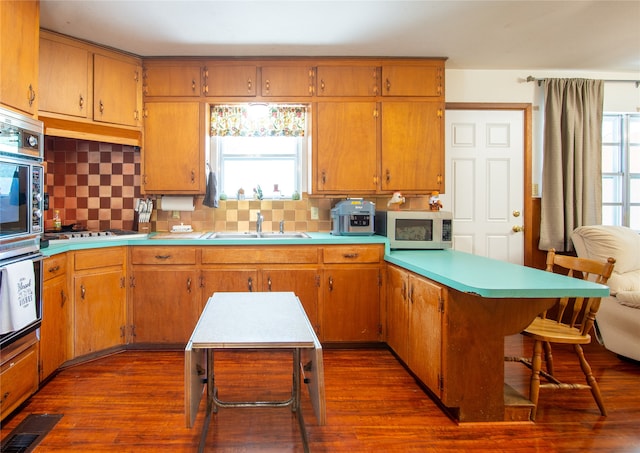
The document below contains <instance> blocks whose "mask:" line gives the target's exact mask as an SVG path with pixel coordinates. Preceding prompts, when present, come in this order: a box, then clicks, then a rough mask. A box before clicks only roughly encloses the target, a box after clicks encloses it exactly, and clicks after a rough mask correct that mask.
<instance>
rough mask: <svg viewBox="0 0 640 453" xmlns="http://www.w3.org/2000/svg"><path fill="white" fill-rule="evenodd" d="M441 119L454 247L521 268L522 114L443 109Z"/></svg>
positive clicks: (522, 217) (515, 111) (522, 240)
mask: <svg viewBox="0 0 640 453" xmlns="http://www.w3.org/2000/svg"><path fill="white" fill-rule="evenodd" d="M445 117H446V122H445V124H446V134H445V135H446V145H445V146H446V150H445V154H446V156H447V161H446V165H445V172H446V175H445V178H446V195H447V199H448V202H449V203H450V204H451V208H450V209H449V210H451V211H452V212H453V218H454V223H453V233H454V236H453V248H454V249H455V250H460V251H463V252H468V253H473V254H476V255H483V256H487V257H490V258H495V259H498V260H502V261H509V262H512V263H516V264H523V261H524V260H523V256H524V234H523V232H522V230H520V231H517V230H518V229H519V228H520V227H522V226H523V224H524V215H523V214H524V213H523V206H524V198H523V159H524V130H523V129H524V126H523V112H522V111H519V110H447V111H446V115H445ZM445 209H447V208H446V207H445Z"/></svg>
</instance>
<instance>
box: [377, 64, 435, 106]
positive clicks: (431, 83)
mask: <svg viewBox="0 0 640 453" xmlns="http://www.w3.org/2000/svg"><path fill="white" fill-rule="evenodd" d="M381 79H382V95H383V96H425V97H444V61H442V60H432V61H424V62H421V63H420V64H418V65H414V64H411V65H409V64H407V65H385V64H383V65H382V77H381Z"/></svg>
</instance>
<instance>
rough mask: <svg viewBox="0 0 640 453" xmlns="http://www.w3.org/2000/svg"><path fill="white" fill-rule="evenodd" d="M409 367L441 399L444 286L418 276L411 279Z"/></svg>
mask: <svg viewBox="0 0 640 453" xmlns="http://www.w3.org/2000/svg"><path fill="white" fill-rule="evenodd" d="M409 284H410V287H411V289H410V298H409V304H410V311H411V313H410V315H409V316H410V318H409V319H410V321H409V323H410V325H409V342H410V344H409V360H408V365H409V368H411V370H412V371H413V372H414V373H415V375H416V376H418V378H419V379H420V380H421V381H422V382H423V383H424V384H425V385H426V386H427V387H429V388H430V389H431V390H432V391H433V392H434V393H435V394H436V395H437V396H441V390H442V389H441V386H440V376H441V373H442V307H443V304H444V299H443V296H444V295H443V289H442V287H441V286H439V285H437V284H435V283H433V282H431V281H429V280H427V279H424V278H421V277H418V276H413V275H412V276H411V277H410V280H409Z"/></svg>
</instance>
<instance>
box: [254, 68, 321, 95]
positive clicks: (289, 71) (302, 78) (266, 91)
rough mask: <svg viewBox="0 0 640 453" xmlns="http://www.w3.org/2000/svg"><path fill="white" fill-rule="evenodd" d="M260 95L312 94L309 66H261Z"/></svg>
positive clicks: (311, 76) (311, 73) (311, 78)
mask: <svg viewBox="0 0 640 453" xmlns="http://www.w3.org/2000/svg"><path fill="white" fill-rule="evenodd" d="M261 71H262V89H261V91H260V93H261V94H262V96H268V97H276V96H295V97H308V96H311V95H312V94H313V75H314V69H313V68H312V67H311V66H262V68H261Z"/></svg>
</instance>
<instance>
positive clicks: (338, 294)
mask: <svg viewBox="0 0 640 453" xmlns="http://www.w3.org/2000/svg"><path fill="white" fill-rule="evenodd" d="M322 287H323V288H322V295H323V298H322V308H321V312H322V318H321V335H320V336H321V339H322V341H379V340H380V337H381V333H380V331H381V325H380V270H379V269H378V268H364V267H363V268H357V267H353V268H350V269H345V268H335V269H325V270H324V279H323V281H322Z"/></svg>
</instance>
